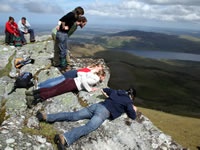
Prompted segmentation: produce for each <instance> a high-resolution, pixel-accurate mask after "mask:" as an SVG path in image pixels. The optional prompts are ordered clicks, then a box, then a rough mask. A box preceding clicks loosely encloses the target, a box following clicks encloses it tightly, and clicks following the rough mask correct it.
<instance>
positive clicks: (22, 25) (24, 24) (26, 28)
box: [18, 17, 35, 45]
mask: <svg viewBox="0 0 200 150" xmlns="http://www.w3.org/2000/svg"><path fill="white" fill-rule="evenodd" d="M18 27H19V31H20V36H21V41H22V44H23V45H25V44H26V43H27V41H26V39H25V38H24V34H28V33H30V42H35V35H34V30H33V29H31V25H30V23H29V22H28V21H27V20H26V18H25V17H22V18H21V20H20V21H19V22H18Z"/></svg>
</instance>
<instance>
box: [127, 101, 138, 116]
mask: <svg viewBox="0 0 200 150" xmlns="http://www.w3.org/2000/svg"><path fill="white" fill-rule="evenodd" d="M136 111H137V107H136V106H134V105H133V104H129V105H128V106H127V111H126V114H127V116H128V117H129V118H131V119H133V120H135V119H136Z"/></svg>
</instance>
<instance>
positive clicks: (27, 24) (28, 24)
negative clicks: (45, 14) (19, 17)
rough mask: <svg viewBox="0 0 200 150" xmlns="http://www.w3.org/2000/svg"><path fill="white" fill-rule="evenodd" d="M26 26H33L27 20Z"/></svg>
mask: <svg viewBox="0 0 200 150" xmlns="http://www.w3.org/2000/svg"><path fill="white" fill-rule="evenodd" d="M26 27H27V28H30V27H31V25H30V23H29V22H28V21H27V20H26Z"/></svg>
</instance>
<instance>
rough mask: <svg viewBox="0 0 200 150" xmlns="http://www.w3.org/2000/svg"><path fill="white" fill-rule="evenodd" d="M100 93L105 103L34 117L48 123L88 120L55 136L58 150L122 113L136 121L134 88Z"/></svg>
mask: <svg viewBox="0 0 200 150" xmlns="http://www.w3.org/2000/svg"><path fill="white" fill-rule="evenodd" d="M102 93H103V94H104V95H105V96H106V99H105V101H101V102H99V103H96V104H92V105H90V106H88V107H86V108H83V109H81V110H79V111H75V112H59V113H55V114H45V113H42V112H40V111H38V112H37V114H36V117H37V118H38V120H39V121H43V122H48V123H54V122H64V121H67V122H69V121H78V120H83V119H89V121H88V122H87V123H86V124H85V125H82V126H79V127H76V128H73V129H72V130H70V131H67V132H65V133H64V134H56V135H55V137H54V142H55V143H56V144H57V147H58V149H59V150H64V149H65V148H66V147H68V146H70V145H71V144H72V143H73V142H75V141H76V140H78V139H79V138H80V137H82V136H85V135H87V134H89V133H90V132H92V131H94V130H96V129H97V128H98V127H100V125H101V124H102V123H103V122H104V121H105V120H106V119H109V120H114V119H116V118H118V117H120V116H121V115H122V114H123V113H126V114H127V115H128V117H129V118H131V119H133V120H134V119H136V111H137V107H136V106H134V105H133V101H134V98H135V96H136V90H135V89H134V88H130V89H128V90H114V89H111V88H104V89H102Z"/></svg>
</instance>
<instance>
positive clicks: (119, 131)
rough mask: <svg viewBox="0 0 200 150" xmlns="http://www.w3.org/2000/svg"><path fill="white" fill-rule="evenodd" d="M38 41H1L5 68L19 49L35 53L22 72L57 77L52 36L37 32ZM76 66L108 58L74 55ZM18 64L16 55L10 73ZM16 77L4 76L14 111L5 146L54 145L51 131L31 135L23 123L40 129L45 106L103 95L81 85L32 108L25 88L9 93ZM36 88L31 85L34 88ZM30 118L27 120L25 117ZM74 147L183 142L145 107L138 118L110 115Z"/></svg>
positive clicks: (67, 105) (58, 107)
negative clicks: (158, 124) (76, 90)
mask: <svg viewBox="0 0 200 150" xmlns="http://www.w3.org/2000/svg"><path fill="white" fill-rule="evenodd" d="M36 41H37V42H36V43H30V44H27V45H25V46H23V47H21V48H11V47H9V46H6V45H2V44H1V45H0V59H1V66H0V69H3V68H4V67H5V66H6V64H7V63H8V58H10V56H11V55H13V54H14V52H15V51H16V55H15V56H14V58H17V57H28V56H31V58H33V59H35V60H36V61H35V63H34V64H29V65H25V66H24V67H22V68H21V70H20V72H24V71H27V72H31V73H32V74H33V75H35V76H36V77H37V79H38V82H42V81H45V80H46V79H49V78H53V77H57V76H59V75H61V74H60V72H59V70H58V69H57V68H55V67H52V66H51V61H50V59H51V58H52V56H53V41H51V40H50V36H42V37H36ZM72 61H73V62H74V68H75V69H77V68H80V67H85V66H87V65H88V64H90V63H91V62H94V61H100V62H102V63H104V64H105V62H104V60H102V59H98V60H94V59H92V58H73V59H72ZM106 72H107V76H106V79H105V81H104V82H103V83H101V84H98V85H97V87H98V88H99V89H101V88H103V87H107V84H108V81H109V78H110V74H109V68H107V70H106ZM17 73H18V70H17V69H15V67H14V65H13V61H12V70H11V72H10V75H13V76H14V75H15V74H17ZM13 83H14V79H12V78H9V77H7V76H3V77H1V78H0V84H1V86H0V102H2V101H3V99H6V100H7V101H6V115H7V116H9V117H8V119H7V120H5V121H4V122H3V123H2V125H1V126H0V143H1V144H0V149H7V150H12V149H41V150H42V149H45V150H53V149H54V147H53V145H52V144H53V143H48V142H47V139H46V138H45V137H42V136H40V135H29V134H28V133H22V132H21V130H22V128H23V127H28V128H33V129H39V122H38V120H37V119H36V117H35V114H36V112H37V111H38V110H41V109H42V110H44V112H46V113H56V112H61V111H74V110H78V109H81V108H82V107H85V106H87V105H90V104H94V103H97V102H99V101H103V100H104V97H103V96H101V92H100V90H98V91H96V92H93V93H92V92H90V93H88V92H85V91H81V92H79V93H78V94H77V95H76V94H74V93H71V92H70V93H66V94H63V95H59V96H56V97H53V98H50V99H48V100H47V101H45V102H43V103H39V104H37V105H36V106H35V107H33V108H32V109H28V108H27V106H26V100H25V94H24V92H25V90H26V89H17V90H16V92H14V93H12V94H11V95H7V93H8V92H9V91H10V90H11V88H12V86H13ZM32 89H34V87H33V88H30V89H29V90H32ZM25 122H26V123H25ZM85 123H87V120H81V121H77V122H57V123H54V124H53V126H54V127H55V129H56V130H57V131H58V132H65V131H68V130H70V129H71V128H73V127H76V126H80V125H83V124H85ZM70 149H82V150H88V149H89V150H97V149H100V150H113V149H115V150H151V149H152V150H168V149H176V150H179V149H183V148H182V146H181V145H179V144H178V143H176V142H175V141H173V139H172V138H171V137H170V136H169V135H166V134H165V133H163V132H162V131H160V130H159V129H158V128H157V127H155V126H154V125H153V123H152V122H151V121H150V120H149V119H148V118H147V117H145V116H143V115H142V114H141V113H140V114H138V116H137V119H136V120H130V119H127V118H126V115H122V116H121V117H120V118H117V119H116V120H114V121H112V122H110V121H108V120H107V121H105V122H104V123H103V125H102V126H101V127H100V128H98V129H97V130H96V131H94V132H92V133H90V134H89V135H87V136H85V137H83V138H81V139H79V140H78V141H77V142H75V143H74V144H73V145H72V146H70Z"/></svg>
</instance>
